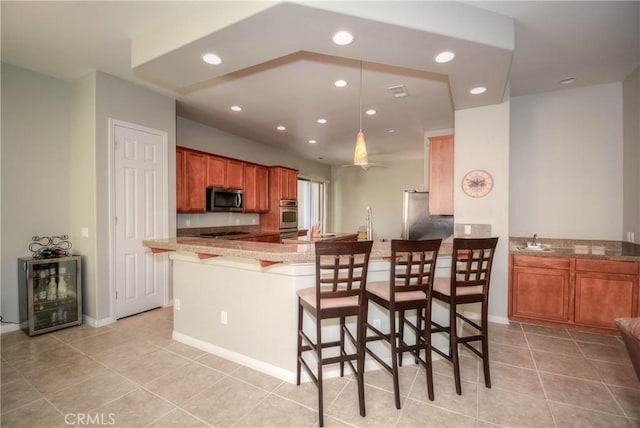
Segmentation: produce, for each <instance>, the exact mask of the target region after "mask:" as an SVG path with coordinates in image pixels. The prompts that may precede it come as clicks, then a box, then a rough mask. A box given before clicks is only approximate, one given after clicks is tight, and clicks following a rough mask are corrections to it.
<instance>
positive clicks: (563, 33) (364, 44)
mask: <svg viewBox="0 0 640 428" xmlns="http://www.w3.org/2000/svg"><path fill="white" fill-rule="evenodd" d="M1 13H2V15H1V19H2V61H3V62H6V63H10V64H13V65H17V66H20V67H24V68H27V69H31V70H34V71H38V72H41V73H44V74H48V75H51V76H53V77H56V78H59V79H63V80H65V81H69V82H71V81H74V80H76V79H78V78H81V77H83V76H85V75H86V74H88V73H90V72H92V71H94V70H100V71H103V72H106V73H109V74H112V75H114V76H118V77H120V78H123V79H126V80H130V81H133V82H136V83H138V84H141V85H144V86H147V87H150V88H153V89H155V90H158V91H160V92H163V93H165V94H168V95H170V96H173V97H175V98H176V100H177V101H178V112H179V114H180V115H181V116H184V117H188V118H191V119H193V120H198V121H201V122H204V123H208V124H211V125H213V126H215V127H217V128H220V129H223V130H226V131H229V132H233V133H235V134H238V135H242V136H245V137H247V138H250V139H253V140H256V141H261V142H264V143H266V144H272V145H274V146H278V147H281V148H285V149H287V150H291V151H294V152H296V153H298V154H299V155H301V156H304V157H308V158H310V159H314V160H319V159H321V161H322V162H326V163H329V164H334V165H340V164H346V163H350V162H351V157H352V155H353V145H354V141H355V134H356V132H357V131H358V121H359V117H358V115H359V107H358V102H359V73H360V66H361V64H362V68H363V72H362V74H363V79H362V88H363V89H362V103H363V107H364V108H368V107H372V108H375V109H376V110H377V111H378V114H376V115H375V116H371V117H369V116H366V115H365V116H364V117H363V130H364V132H365V135H366V140H367V148H368V150H369V152H370V161H372V162H384V161H387V160H393V159H402V158H416V157H421V156H422V141H423V138H424V132H430V131H435V130H441V129H448V128H453V127H454V123H453V110H454V108H455V109H463V108H470V107H475V106H480V105H488V104H495V103H498V102H500V101H501V100H502V99H503V97H504V96H505V90H506V87H507V82H509V86H510V95H511V96H519V95H526V94H532V93H539V92H545V91H551V90H557V89H561V86H560V85H559V83H558V82H559V80H561V79H563V78H566V77H575V78H577V81H576V82H575V83H574V84H573V85H571V87H576V86H582V85H592V84H598V83H606V82H614V81H621V80H623V79H624V78H625V77H626V76H627V75H629V73H631V72H632V71H633V70H634V69H635V67H637V66H638V64H639V59H640V3H639V2H637V1H626V2H610V1H605V2H578V1H567V2H560V1H556V2H525V1H513V2H466V3H458V2H415V1H414V2H296V3H290V2H273V3H267V2H215V1H209V2H165V1H159V2H155V1H147V2H124V1H114V2H56V1H46V2H25V1H2V2H1ZM514 28H515V32H514ZM339 29H349V30H351V31H352V32H354V34H355V37H356V39H355V41H354V43H353V44H351V45H349V46H346V47H338V46H335V45H333V44H332V43H331V42H330V37H331V35H332V33H333V32H335V31H337V30H339ZM444 49H449V50H453V51H454V52H456V55H457V56H456V59H455V60H454V61H452V62H451V63H449V64H445V65H442V64H436V63H435V62H433V57H434V55H435V54H436V53H438V52H440V51H441V50H444ZM207 50H214V51H215V52H216V53H218V54H219V55H220V56H222V58H223V64H222V65H220V66H216V67H213V66H207V65H205V64H203V63H202V62H201V61H200V59H199V57H200V54H202V53H203V52H204V51H207ZM361 61H362V62H361ZM338 78H342V79H345V80H347V81H348V82H349V85H348V86H347V87H346V88H344V89H338V88H335V87H334V86H333V81H334V80H336V79H338ZM399 84H402V85H404V86H405V88H406V91H407V93H408V96H407V97H404V98H395V97H393V96H392V94H391V92H390V91H389V90H388V87H389V86H394V85H399ZM477 85H482V86H486V87H487V88H488V90H487V92H486V93H485V94H483V95H480V96H471V95H470V94H469V93H468V90H469V89H471V88H472V87H474V86H477ZM233 104H238V105H241V106H242V107H243V111H242V112H240V113H234V112H232V111H230V110H229V107H230V106H231V105H233ZM321 117H322V118H325V119H327V121H328V123H327V124H324V125H320V124H318V123H317V122H316V120H317V119H318V118H321ZM279 124H283V125H285V126H287V131H285V132H278V131H276V130H275V126H276V125H279ZM389 130H393V131H394V132H389ZM309 139H315V140H317V143H316V144H313V145H312V144H309V143H308V142H307V141H308V140H309ZM178 144H180V141H178Z"/></svg>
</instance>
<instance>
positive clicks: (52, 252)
mask: <svg viewBox="0 0 640 428" xmlns="http://www.w3.org/2000/svg"><path fill="white" fill-rule="evenodd" d="M31 240H32V241H33V242H31V243H30V244H29V251H31V255H32V256H33V258H34V259H47V258H50V257H62V256H68V255H69V250H70V249H71V241H69V235H60V236H34V237H33V238H31Z"/></svg>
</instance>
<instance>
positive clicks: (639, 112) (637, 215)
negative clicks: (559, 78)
mask: <svg viewBox="0 0 640 428" xmlns="http://www.w3.org/2000/svg"><path fill="white" fill-rule="evenodd" d="M622 99H623V104H622V105H623V115H624V117H623V128H624V129H623V132H624V149H623V150H624V155H623V165H622V168H623V175H624V178H623V180H624V182H623V186H622V191H623V213H622V225H623V226H622V233H623V239H624V240H628V241H631V242H636V243H638V242H640V67H639V68H636V69H635V71H634V72H633V73H631V74H630V75H629V76H628V77H627V78H626V79H625V80H624V82H622ZM627 232H632V233H633V238H634V239H630V238H631V237H629V236H627Z"/></svg>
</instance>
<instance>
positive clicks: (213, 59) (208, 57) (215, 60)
mask: <svg viewBox="0 0 640 428" xmlns="http://www.w3.org/2000/svg"><path fill="white" fill-rule="evenodd" d="M201 58H202V60H203V61H204V62H206V63H207V64H213V65H218V64H222V58H220V57H219V56H218V55H216V54H213V53H206V54H203V55H202V57H201Z"/></svg>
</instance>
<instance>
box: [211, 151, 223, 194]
mask: <svg viewBox="0 0 640 428" xmlns="http://www.w3.org/2000/svg"><path fill="white" fill-rule="evenodd" d="M207 186H208V187H219V188H222V189H224V188H226V187H227V160H226V159H224V158H219V157H217V156H208V157H207Z"/></svg>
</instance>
